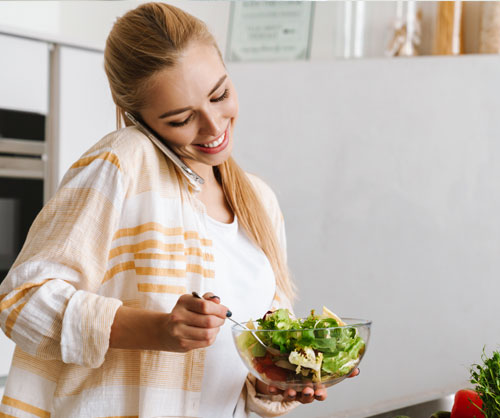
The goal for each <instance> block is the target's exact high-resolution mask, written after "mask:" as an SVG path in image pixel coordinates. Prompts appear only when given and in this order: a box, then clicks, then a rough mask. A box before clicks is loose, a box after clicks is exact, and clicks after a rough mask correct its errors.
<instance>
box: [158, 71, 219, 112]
mask: <svg viewBox="0 0 500 418" xmlns="http://www.w3.org/2000/svg"><path fill="white" fill-rule="evenodd" d="M226 78H227V74H224V75H223V76H222V77H221V78H220V79H219V81H217V83H216V84H215V86H214V88H213V89H212V90H210V92H209V93H208V95H207V97H210V96H211V95H212V94H213V93H214V92H215V91H216V90H217V89H218V88H219V87H220V86H221V84H222V83H223V82H224V80H225V79H226ZM191 109H192V107H191V106H188V107H183V108H181V109H175V110H170V111H168V112H165V113H163V114H161V115H160V116H158V119H164V118H167V117H169V116H174V115H178V114H179V113H183V112H186V111H187V110H191Z"/></svg>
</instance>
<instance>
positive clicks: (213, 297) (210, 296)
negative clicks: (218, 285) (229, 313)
mask: <svg viewBox="0 0 500 418" xmlns="http://www.w3.org/2000/svg"><path fill="white" fill-rule="evenodd" d="M203 299H207V300H211V301H212V302H215V303H220V297H219V296H217V295H215V294H213V293H212V292H207V293H205V294H204V295H203Z"/></svg>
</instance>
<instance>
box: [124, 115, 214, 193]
mask: <svg viewBox="0 0 500 418" xmlns="http://www.w3.org/2000/svg"><path fill="white" fill-rule="evenodd" d="M125 116H126V117H127V118H128V119H129V120H130V121H131V122H132V123H133V124H134V125H135V126H137V128H139V130H140V131H141V132H142V133H143V134H144V135H146V136H147V137H148V138H149V139H150V140H151V141H152V142H153V144H155V145H156V146H157V147H158V148H160V150H161V151H162V152H163V153H164V154H165V155H166V156H167V157H168V158H169V159H170V161H172V162H173V163H174V164H175V165H176V166H177V167H179V168H180V169H181V172H182V173H183V174H184V176H185V177H186V178H187V180H188V181H189V184H191V186H193V187H194V188H195V189H196V190H199V188H200V184H203V183H205V180H203V178H202V177H201V176H199V175H198V174H196V173H195V172H194V171H193V170H191V169H190V168H189V167H188V166H187V165H186V164H184V162H183V161H182V160H181V159H180V158H179V157H178V156H177V154H175V153H174V152H173V151H172V150H171V149H170V148H169V147H168V146H167V145H165V143H164V142H163V141H162V140H161V139H160V138H158V137H157V136H156V134H154V133H153V131H152V130H151V129H150V128H149V127H148V126H147V125H146V124H145V123H144V122H142V121H140V120H139V119H137V118H136V117H134V116H133V115H131V114H130V113H129V112H125Z"/></svg>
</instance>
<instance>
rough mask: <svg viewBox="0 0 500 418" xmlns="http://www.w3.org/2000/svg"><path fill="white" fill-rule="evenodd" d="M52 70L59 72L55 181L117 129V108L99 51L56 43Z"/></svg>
mask: <svg viewBox="0 0 500 418" xmlns="http://www.w3.org/2000/svg"><path fill="white" fill-rule="evenodd" d="M54 71H55V73H56V74H59V77H56V80H55V81H54V82H58V83H59V85H58V87H57V89H55V90H56V92H55V93H54V96H55V100H57V104H56V106H55V107H56V109H55V111H56V115H55V119H56V120H55V121H54V123H56V125H57V129H56V132H57V135H56V136H55V138H54V142H55V146H56V148H57V151H56V152H55V155H57V158H56V160H55V161H54V166H53V168H54V169H55V173H54V174H55V178H56V182H57V183H58V182H59V181H60V180H61V179H62V177H63V176H64V173H65V172H66V171H67V170H68V168H69V167H70V166H71V164H73V163H74V162H75V161H76V160H78V158H79V157H80V156H81V154H83V153H84V152H85V151H86V150H87V149H88V148H90V147H91V146H92V145H93V144H94V143H96V142H97V141H99V140H100V139H101V138H102V137H103V136H104V135H106V134H107V133H109V132H111V131H113V130H114V129H115V128H116V111H115V106H114V103H113V101H112V99H111V92H110V90H109V86H108V80H107V78H106V74H105V72H104V54H103V53H102V52H101V51H92V50H85V49H81V48H73V47H68V46H58V45H56V47H55V59H54Z"/></svg>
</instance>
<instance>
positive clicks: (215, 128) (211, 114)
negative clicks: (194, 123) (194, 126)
mask: <svg viewBox="0 0 500 418" xmlns="http://www.w3.org/2000/svg"><path fill="white" fill-rule="evenodd" d="M201 116H202V118H201V119H202V122H201V127H200V133H202V134H204V135H212V136H215V135H218V134H220V133H221V130H222V117H221V116H220V114H219V113H218V112H217V111H216V110H212V109H208V110H205V111H204V112H202V115H201Z"/></svg>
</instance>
